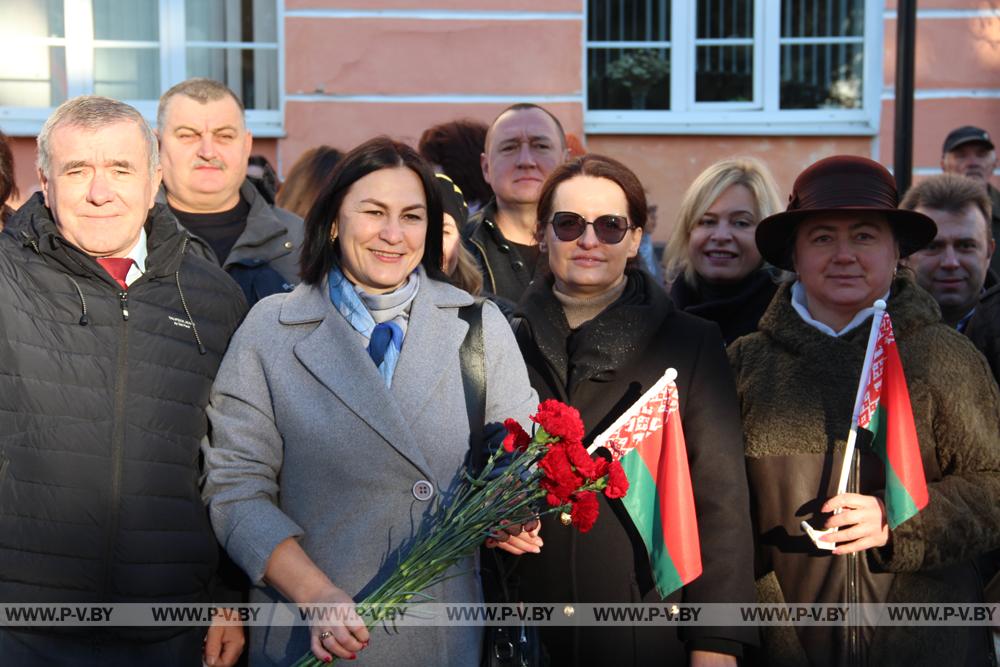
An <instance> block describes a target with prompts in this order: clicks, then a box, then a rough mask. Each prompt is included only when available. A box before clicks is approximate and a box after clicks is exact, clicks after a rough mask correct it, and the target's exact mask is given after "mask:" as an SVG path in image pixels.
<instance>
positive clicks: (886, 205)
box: [757, 155, 937, 271]
mask: <svg viewBox="0 0 1000 667" xmlns="http://www.w3.org/2000/svg"><path fill="white" fill-rule="evenodd" d="M898 204H899V197H898V195H897V193H896V181H895V179H893V177H892V174H890V173H889V170H888V169H886V168H885V167H883V166H882V165H880V164H879V163H878V162H875V161H873V160H869V159H867V158H863V157H857V156H855V155H835V156H833V157H828V158H826V159H823V160H820V161H819V162H816V163H815V164H813V165H811V166H809V167H807V168H806V170H805V171H803V172H802V173H801V174H799V177H798V178H796V179H795V185H793V186H792V194H791V195H789V197H788V208H787V209H786V210H785V211H783V212H781V213H775V214H774V215H771V216H768V217H766V218H764V219H763V220H761V221H760V224H759V225H757V249H758V250H759V251H760V254H761V255H762V256H763V257H764V259H765V260H767V261H768V262H770V263H771V264H773V265H774V266H777V267H779V268H782V269H787V270H788V271H793V270H794V269H793V267H792V248H793V247H794V245H795V228H796V227H797V226H798V224H799V223H800V222H802V220H804V219H805V218H806V217H808V216H810V215H814V214H816V213H836V212H844V211H878V212H880V213H883V214H885V217H886V219H887V220H888V221H889V224H890V225H891V226H892V231H893V234H895V237H896V240H897V241H898V242H899V254H900V256H901V257H906V256H907V255H910V254H912V253H914V252H916V251H918V250H920V249H921V248H924V247H925V246H927V244H929V243H930V242H931V241H933V240H934V237H935V236H937V225H935V224H934V221H933V220H931V219H930V218H928V217H927V216H926V215H924V214H922V213H917V212H916V211H907V210H903V209H899V208H896V207H897V206H898Z"/></svg>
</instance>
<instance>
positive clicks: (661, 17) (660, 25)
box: [587, 0, 670, 42]
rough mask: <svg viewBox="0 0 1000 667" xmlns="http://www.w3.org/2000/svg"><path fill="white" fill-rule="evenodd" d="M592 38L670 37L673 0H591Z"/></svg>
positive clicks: (639, 39) (637, 39) (589, 35)
mask: <svg viewBox="0 0 1000 667" xmlns="http://www.w3.org/2000/svg"><path fill="white" fill-rule="evenodd" d="M587 12H588V13H587V39H588V40H590V41H591V42H667V41H670V0H587Z"/></svg>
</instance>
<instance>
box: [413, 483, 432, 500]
mask: <svg viewBox="0 0 1000 667" xmlns="http://www.w3.org/2000/svg"><path fill="white" fill-rule="evenodd" d="M433 495H434V485H433V484H431V483H430V482H428V481H427V480H426V479H422V480H420V481H419V482H417V483H416V484H414V485H413V497H414V498H416V499H417V500H430V499H431V496H433Z"/></svg>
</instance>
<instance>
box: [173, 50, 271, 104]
mask: <svg viewBox="0 0 1000 667" xmlns="http://www.w3.org/2000/svg"><path fill="white" fill-rule="evenodd" d="M187 75H188V76H189V77H192V76H203V77H207V78H209V79H215V80H216V81H222V82H223V83H225V84H226V85H227V86H229V87H230V88H231V89H232V90H233V92H235V93H236V94H237V95H239V97H240V99H241V100H243V104H244V105H246V108H247V109H277V108H278V52H277V51H276V50H274V49H203V48H188V50H187Z"/></svg>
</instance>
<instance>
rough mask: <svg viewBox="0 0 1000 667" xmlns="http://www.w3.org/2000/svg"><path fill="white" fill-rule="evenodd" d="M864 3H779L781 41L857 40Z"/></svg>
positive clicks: (844, 0)
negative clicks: (845, 38) (849, 38)
mask: <svg viewBox="0 0 1000 667" xmlns="http://www.w3.org/2000/svg"><path fill="white" fill-rule="evenodd" d="M864 32H865V2H864V0H782V3H781V36H782V37H860V36H862V35H863V34H864Z"/></svg>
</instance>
